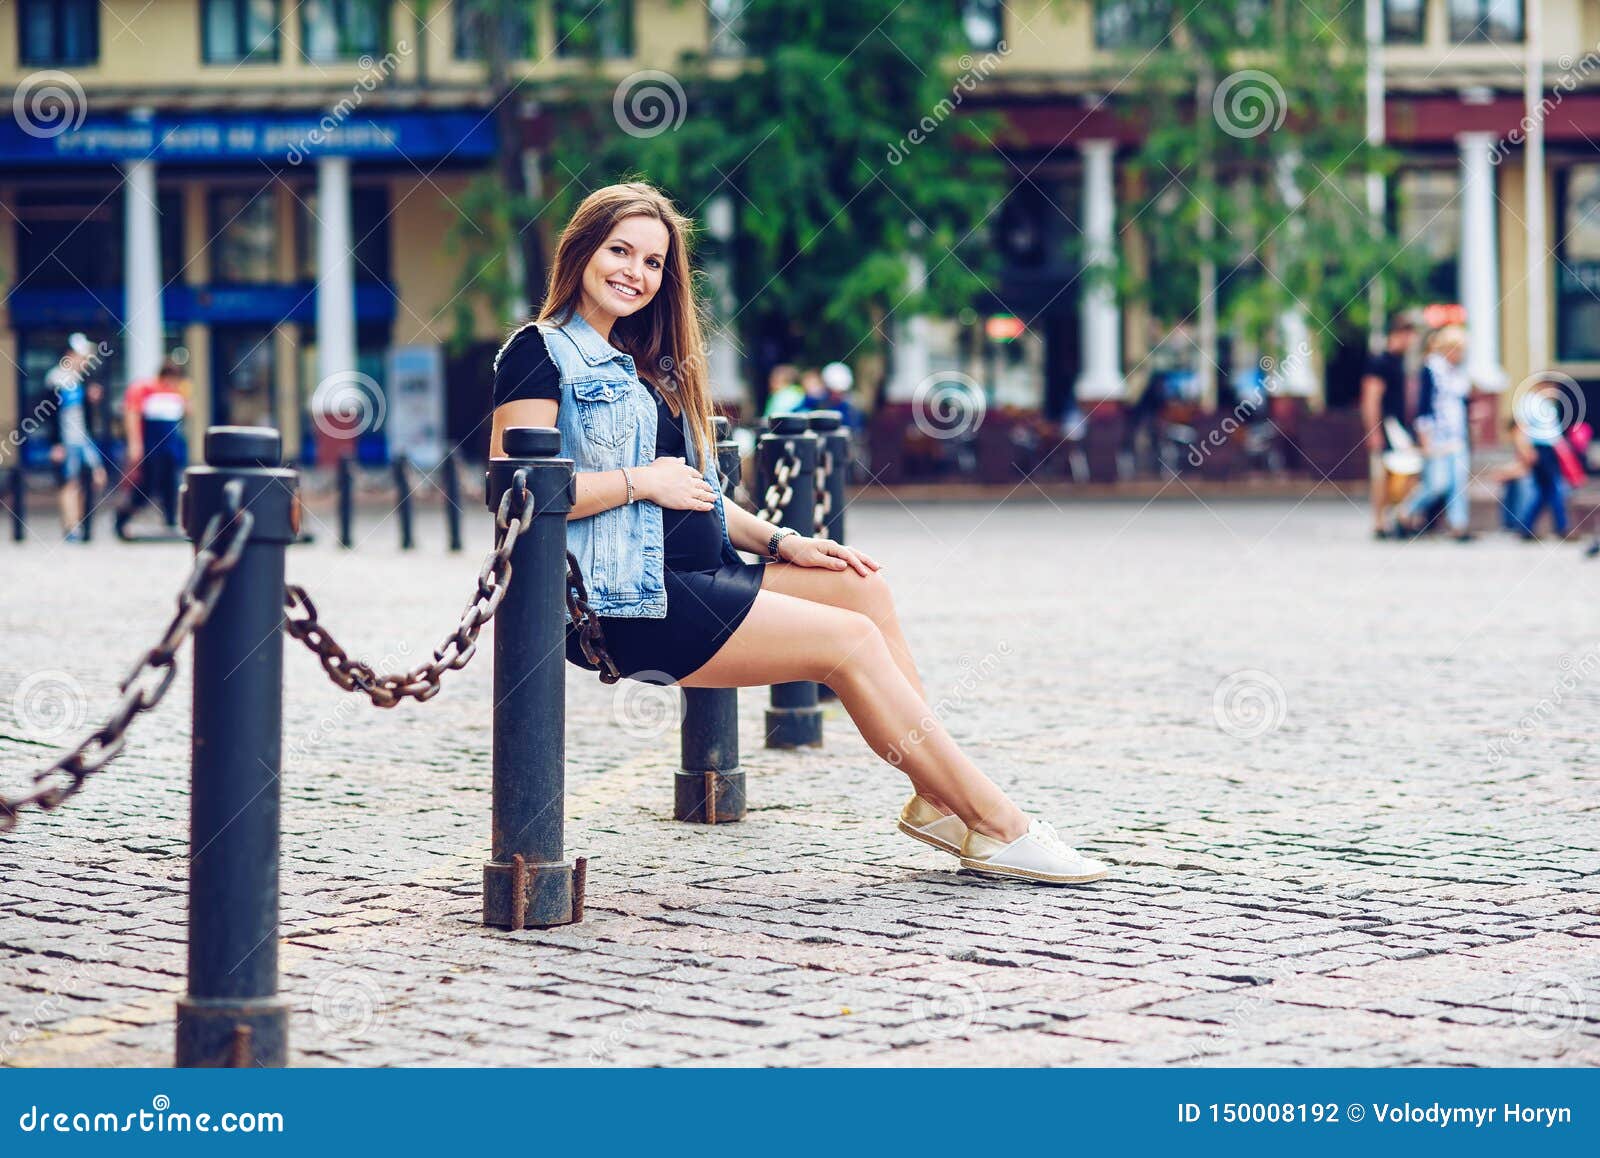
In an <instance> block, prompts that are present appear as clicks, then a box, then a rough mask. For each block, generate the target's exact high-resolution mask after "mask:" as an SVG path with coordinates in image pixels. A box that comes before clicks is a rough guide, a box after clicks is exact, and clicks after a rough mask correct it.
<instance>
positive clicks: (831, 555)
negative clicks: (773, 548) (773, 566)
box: [778, 535, 879, 575]
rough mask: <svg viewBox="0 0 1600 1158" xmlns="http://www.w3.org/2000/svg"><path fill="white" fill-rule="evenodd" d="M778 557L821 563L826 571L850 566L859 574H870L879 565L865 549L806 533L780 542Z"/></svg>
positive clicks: (808, 564) (812, 564)
mask: <svg viewBox="0 0 1600 1158" xmlns="http://www.w3.org/2000/svg"><path fill="white" fill-rule="evenodd" d="M778 557H779V558H780V559H782V560H783V561H784V562H785V563H793V564H794V565H795V566H796V567H821V568H822V569H824V570H826V571H843V570H845V569H847V568H848V569H851V570H854V571H855V572H856V573H857V574H859V575H870V574H871V573H872V572H874V571H876V570H878V568H879V564H878V562H877V561H876V560H875V559H873V558H872V556H870V555H868V554H867V553H866V552H864V551H858V550H856V549H855V548H854V547H846V546H845V545H844V544H843V543H835V542H834V541H833V540H832V539H810V538H807V537H805V536H804V535H790V536H789V537H788V538H786V539H784V540H782V541H781V542H779V543H778Z"/></svg>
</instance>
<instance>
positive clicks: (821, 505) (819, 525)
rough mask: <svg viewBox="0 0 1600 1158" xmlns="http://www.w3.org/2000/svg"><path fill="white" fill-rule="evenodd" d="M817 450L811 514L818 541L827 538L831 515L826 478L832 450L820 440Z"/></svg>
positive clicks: (830, 466) (828, 472)
mask: <svg viewBox="0 0 1600 1158" xmlns="http://www.w3.org/2000/svg"><path fill="white" fill-rule="evenodd" d="M819 441H820V442H821V445H820V446H819V447H818V448H817V473H816V475H815V478H816V483H815V489H816V509H815V511H814V512H813V515H814V522H815V525H816V531H815V534H816V536H817V538H819V539H826V538H827V537H828V516H829V515H831V514H832V513H833V495H832V494H830V493H829V492H828V476H829V475H830V474H832V473H833V448H832V447H830V446H829V445H828V440H827V439H820V440H819Z"/></svg>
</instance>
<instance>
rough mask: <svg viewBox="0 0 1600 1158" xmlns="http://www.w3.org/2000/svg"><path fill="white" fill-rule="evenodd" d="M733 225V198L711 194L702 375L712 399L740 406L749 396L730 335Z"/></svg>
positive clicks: (735, 306)
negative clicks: (707, 328)
mask: <svg viewBox="0 0 1600 1158" xmlns="http://www.w3.org/2000/svg"><path fill="white" fill-rule="evenodd" d="M733 226H734V222H733V199H732V198H731V197H729V196H728V195H727V194H720V195H718V196H716V197H713V198H712V199H711V202H710V204H708V205H707V206H706V232H707V233H709V234H710V235H711V237H712V238H713V239H714V240H715V241H716V242H717V249H718V256H717V257H716V259H715V260H712V261H709V262H707V263H706V275H707V279H708V280H709V281H710V282H711V315H712V319H713V324H712V327H711V333H710V335H709V337H708V339H707V341H706V346H707V351H706V360H707V362H708V363H709V365H708V367H707V371H706V374H707V377H708V379H709V385H710V387H711V397H712V399H713V400H714V401H717V402H731V403H737V404H740V405H743V404H744V403H745V402H748V401H750V398H749V396H748V394H747V392H746V390H745V388H744V381H743V375H742V374H741V373H740V368H741V366H742V364H743V359H742V358H741V357H740V356H739V345H738V343H737V342H736V341H735V340H734V336H733V317H734V314H735V313H737V312H738V304H737V299H736V298H735V297H734V294H733Z"/></svg>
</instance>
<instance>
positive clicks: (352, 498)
mask: <svg viewBox="0 0 1600 1158" xmlns="http://www.w3.org/2000/svg"><path fill="white" fill-rule="evenodd" d="M355 522H356V468H355V464H354V463H352V462H351V461H350V458H349V456H348V455H346V456H345V457H343V458H341V459H340V460H339V546H341V547H344V548H345V549H346V550H348V549H349V548H350V547H353V546H354V545H355Z"/></svg>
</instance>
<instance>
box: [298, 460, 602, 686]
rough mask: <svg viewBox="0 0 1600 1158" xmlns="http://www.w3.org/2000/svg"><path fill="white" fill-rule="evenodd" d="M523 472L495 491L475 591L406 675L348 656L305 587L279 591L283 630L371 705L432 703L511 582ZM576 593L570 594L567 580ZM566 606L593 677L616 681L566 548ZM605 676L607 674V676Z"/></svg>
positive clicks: (530, 511) (524, 525)
mask: <svg viewBox="0 0 1600 1158" xmlns="http://www.w3.org/2000/svg"><path fill="white" fill-rule="evenodd" d="M527 484H528V476H527V473H526V472H525V471H520V470H519V471H518V472H517V473H516V474H514V475H513V476H512V484H511V486H509V487H507V488H506V492H505V494H503V495H501V496H500V506H499V509H498V510H496V512H495V516H494V527H495V540H494V547H493V549H491V550H490V552H489V555H488V557H487V558H486V559H485V560H484V563H483V567H482V569H480V570H479V572H478V589H477V590H476V591H475V592H473V595H472V598H471V599H470V600H469V601H468V602H467V608H466V610H465V611H463V612H462V613H461V622H460V623H458V624H457V625H456V627H455V629H454V630H453V631H451V632H450V634H449V635H447V636H446V637H445V639H444V642H442V643H440V644H439V646H438V647H436V648H434V649H433V659H432V660H430V661H429V662H427V663H424V664H421V665H419V666H417V667H415V668H413V669H412V670H410V671H408V672H402V673H400V674H397V675H384V674H382V673H380V672H378V671H376V670H375V669H374V668H373V667H372V666H371V665H370V664H368V663H366V662H364V661H362V660H359V659H352V658H350V655H349V653H348V652H346V651H345V649H344V648H343V647H341V646H340V645H339V642H338V641H337V640H335V639H334V638H333V636H332V634H330V633H329V631H328V629H327V628H325V627H324V626H323V625H322V622H321V620H320V619H319V618H318V615H317V607H316V604H315V603H313V602H312V601H311V596H310V595H308V594H307V593H306V589H305V588H304V587H301V586H298V585H297V584H293V583H291V584H289V585H288V586H287V587H286V588H285V589H284V607H285V609H286V610H287V612H288V614H287V616H286V617H285V619H284V629H285V630H286V631H288V633H289V634H290V635H292V636H293V637H294V638H295V639H298V640H299V641H300V642H301V643H303V644H305V645H306V647H308V648H309V649H310V650H311V652H312V653H313V654H314V655H315V656H316V657H317V658H318V660H320V661H321V663H322V668H323V670H324V671H325V672H327V673H328V678H329V679H331V680H332V681H333V682H334V683H335V684H337V685H338V686H339V687H341V688H343V689H344V690H345V691H347V692H358V693H360V694H363V695H365V696H366V697H367V698H368V699H370V700H371V701H372V703H373V706H374V707H379V708H392V707H394V706H395V705H396V704H398V703H399V702H400V701H401V700H403V699H406V698H407V697H410V698H411V699H414V700H416V701H417V702H418V703H424V702H426V701H427V700H431V699H432V698H433V697H434V696H436V695H438V694H439V689H440V687H441V685H442V680H443V678H444V673H445V672H447V671H459V670H461V669H462V668H464V667H466V666H467V664H468V663H469V662H470V661H471V660H472V657H473V656H474V655H475V654H476V653H477V650H478V633H479V632H480V631H481V630H482V629H483V625H484V624H485V623H488V622H489V620H491V619H493V618H494V614H495V612H496V611H498V610H499V609H500V603H501V601H502V600H503V599H505V596H506V590H507V588H509V587H510V585H511V552H512V549H513V548H515V547H516V545H517V539H518V538H519V537H520V536H521V535H522V534H523V532H525V531H526V530H527V529H528V528H529V527H530V526H531V525H532V524H533V517H534V514H535V510H534V504H533V498H532V496H531V495H530V494H529V493H528V485H527ZM574 583H575V584H576V588H577V594H576V597H575V596H574V592H573V585H574ZM567 610H568V614H569V615H571V617H572V620H573V622H574V623H576V624H577V625H578V629H579V631H580V632H581V633H582V635H581V637H580V638H581V639H582V641H583V643H584V654H585V655H587V656H589V658H590V661H591V662H594V663H597V664H600V666H601V669H602V670H601V675H600V678H601V679H602V680H604V681H605V682H607V683H615V682H616V681H617V680H618V679H620V678H622V677H621V676H620V675H619V674H618V673H617V667H616V664H615V663H613V662H612V660H611V656H610V654H609V653H608V652H607V651H606V650H605V641H604V637H603V636H602V635H601V630H600V623H599V619H598V617H597V616H596V615H595V613H594V612H593V611H592V610H590V608H589V602H588V593H587V592H586V591H585V590H584V586H583V578H582V576H581V575H580V574H579V573H578V561H577V560H576V559H575V558H573V556H572V552H570V551H569V552H567ZM608 676H609V678H607V677H608Z"/></svg>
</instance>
